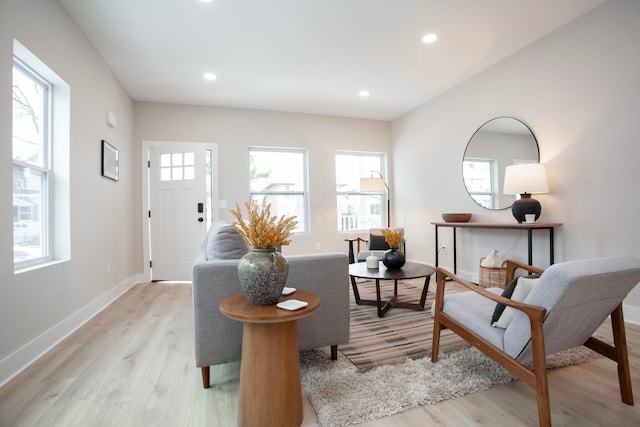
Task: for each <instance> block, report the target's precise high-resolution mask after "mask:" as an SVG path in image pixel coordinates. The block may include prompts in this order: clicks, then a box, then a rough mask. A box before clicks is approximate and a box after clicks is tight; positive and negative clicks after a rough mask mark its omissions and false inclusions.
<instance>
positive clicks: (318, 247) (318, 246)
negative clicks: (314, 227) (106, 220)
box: [316, 242, 320, 251]
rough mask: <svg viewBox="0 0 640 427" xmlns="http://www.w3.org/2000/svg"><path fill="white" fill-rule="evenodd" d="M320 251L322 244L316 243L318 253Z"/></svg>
mask: <svg viewBox="0 0 640 427" xmlns="http://www.w3.org/2000/svg"><path fill="white" fill-rule="evenodd" d="M319 250H320V242H316V251H319Z"/></svg>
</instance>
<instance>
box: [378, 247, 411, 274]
mask: <svg viewBox="0 0 640 427" xmlns="http://www.w3.org/2000/svg"><path fill="white" fill-rule="evenodd" d="M405 261H406V258H405V256H404V252H402V251H399V250H398V249H396V248H391V249H389V250H388V251H385V253H384V254H383V255H382V263H383V264H384V266H385V267H387V268H388V269H389V270H398V269H400V268H402V266H403V265H404V263H405Z"/></svg>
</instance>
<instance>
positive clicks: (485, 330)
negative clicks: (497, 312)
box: [431, 288, 504, 349]
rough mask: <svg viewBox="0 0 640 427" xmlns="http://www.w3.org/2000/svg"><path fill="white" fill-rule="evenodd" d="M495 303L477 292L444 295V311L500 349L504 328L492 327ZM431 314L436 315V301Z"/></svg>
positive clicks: (495, 290)
mask: <svg viewBox="0 0 640 427" xmlns="http://www.w3.org/2000/svg"><path fill="white" fill-rule="evenodd" d="M486 290H487V291H489V292H492V293H494V294H496V295H499V294H500V293H501V292H502V291H503V289H502V288H487V289H486ZM494 305H495V303H494V302H493V301H492V300H490V299H488V298H485V297H483V296H482V295H480V294H477V293H475V292H471V291H468V292H459V293H455V294H450V295H445V296H444V303H443V306H442V312H443V313H444V314H446V315H448V316H451V317H452V318H454V319H455V320H456V321H457V322H459V323H461V324H462V325H464V326H465V327H466V328H467V329H469V330H471V331H473V332H475V333H477V334H478V335H480V336H481V337H483V338H485V339H486V340H487V341H489V342H490V343H491V344H493V345H495V346H496V347H498V348H499V349H503V348H504V339H503V337H504V329H502V328H492V327H491V323H490V322H489V320H490V317H491V310H493V307H494ZM431 314H432V315H435V302H434V303H433V304H432V306H431Z"/></svg>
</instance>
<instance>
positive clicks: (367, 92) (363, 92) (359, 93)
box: [358, 90, 371, 98]
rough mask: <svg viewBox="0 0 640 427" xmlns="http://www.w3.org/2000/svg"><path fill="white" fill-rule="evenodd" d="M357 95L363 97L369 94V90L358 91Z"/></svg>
mask: <svg viewBox="0 0 640 427" xmlns="http://www.w3.org/2000/svg"><path fill="white" fill-rule="evenodd" d="M358 95H360V96H361V97H363V98H365V97H367V96H369V95H371V92H369V91H368V90H361V91H360V92H358Z"/></svg>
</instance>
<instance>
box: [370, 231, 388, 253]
mask: <svg viewBox="0 0 640 427" xmlns="http://www.w3.org/2000/svg"><path fill="white" fill-rule="evenodd" d="M387 249H389V244H388V243H387V241H386V240H385V238H384V236H382V235H378V234H371V235H369V250H372V251H382V250H385V251H386V250H387Z"/></svg>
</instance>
